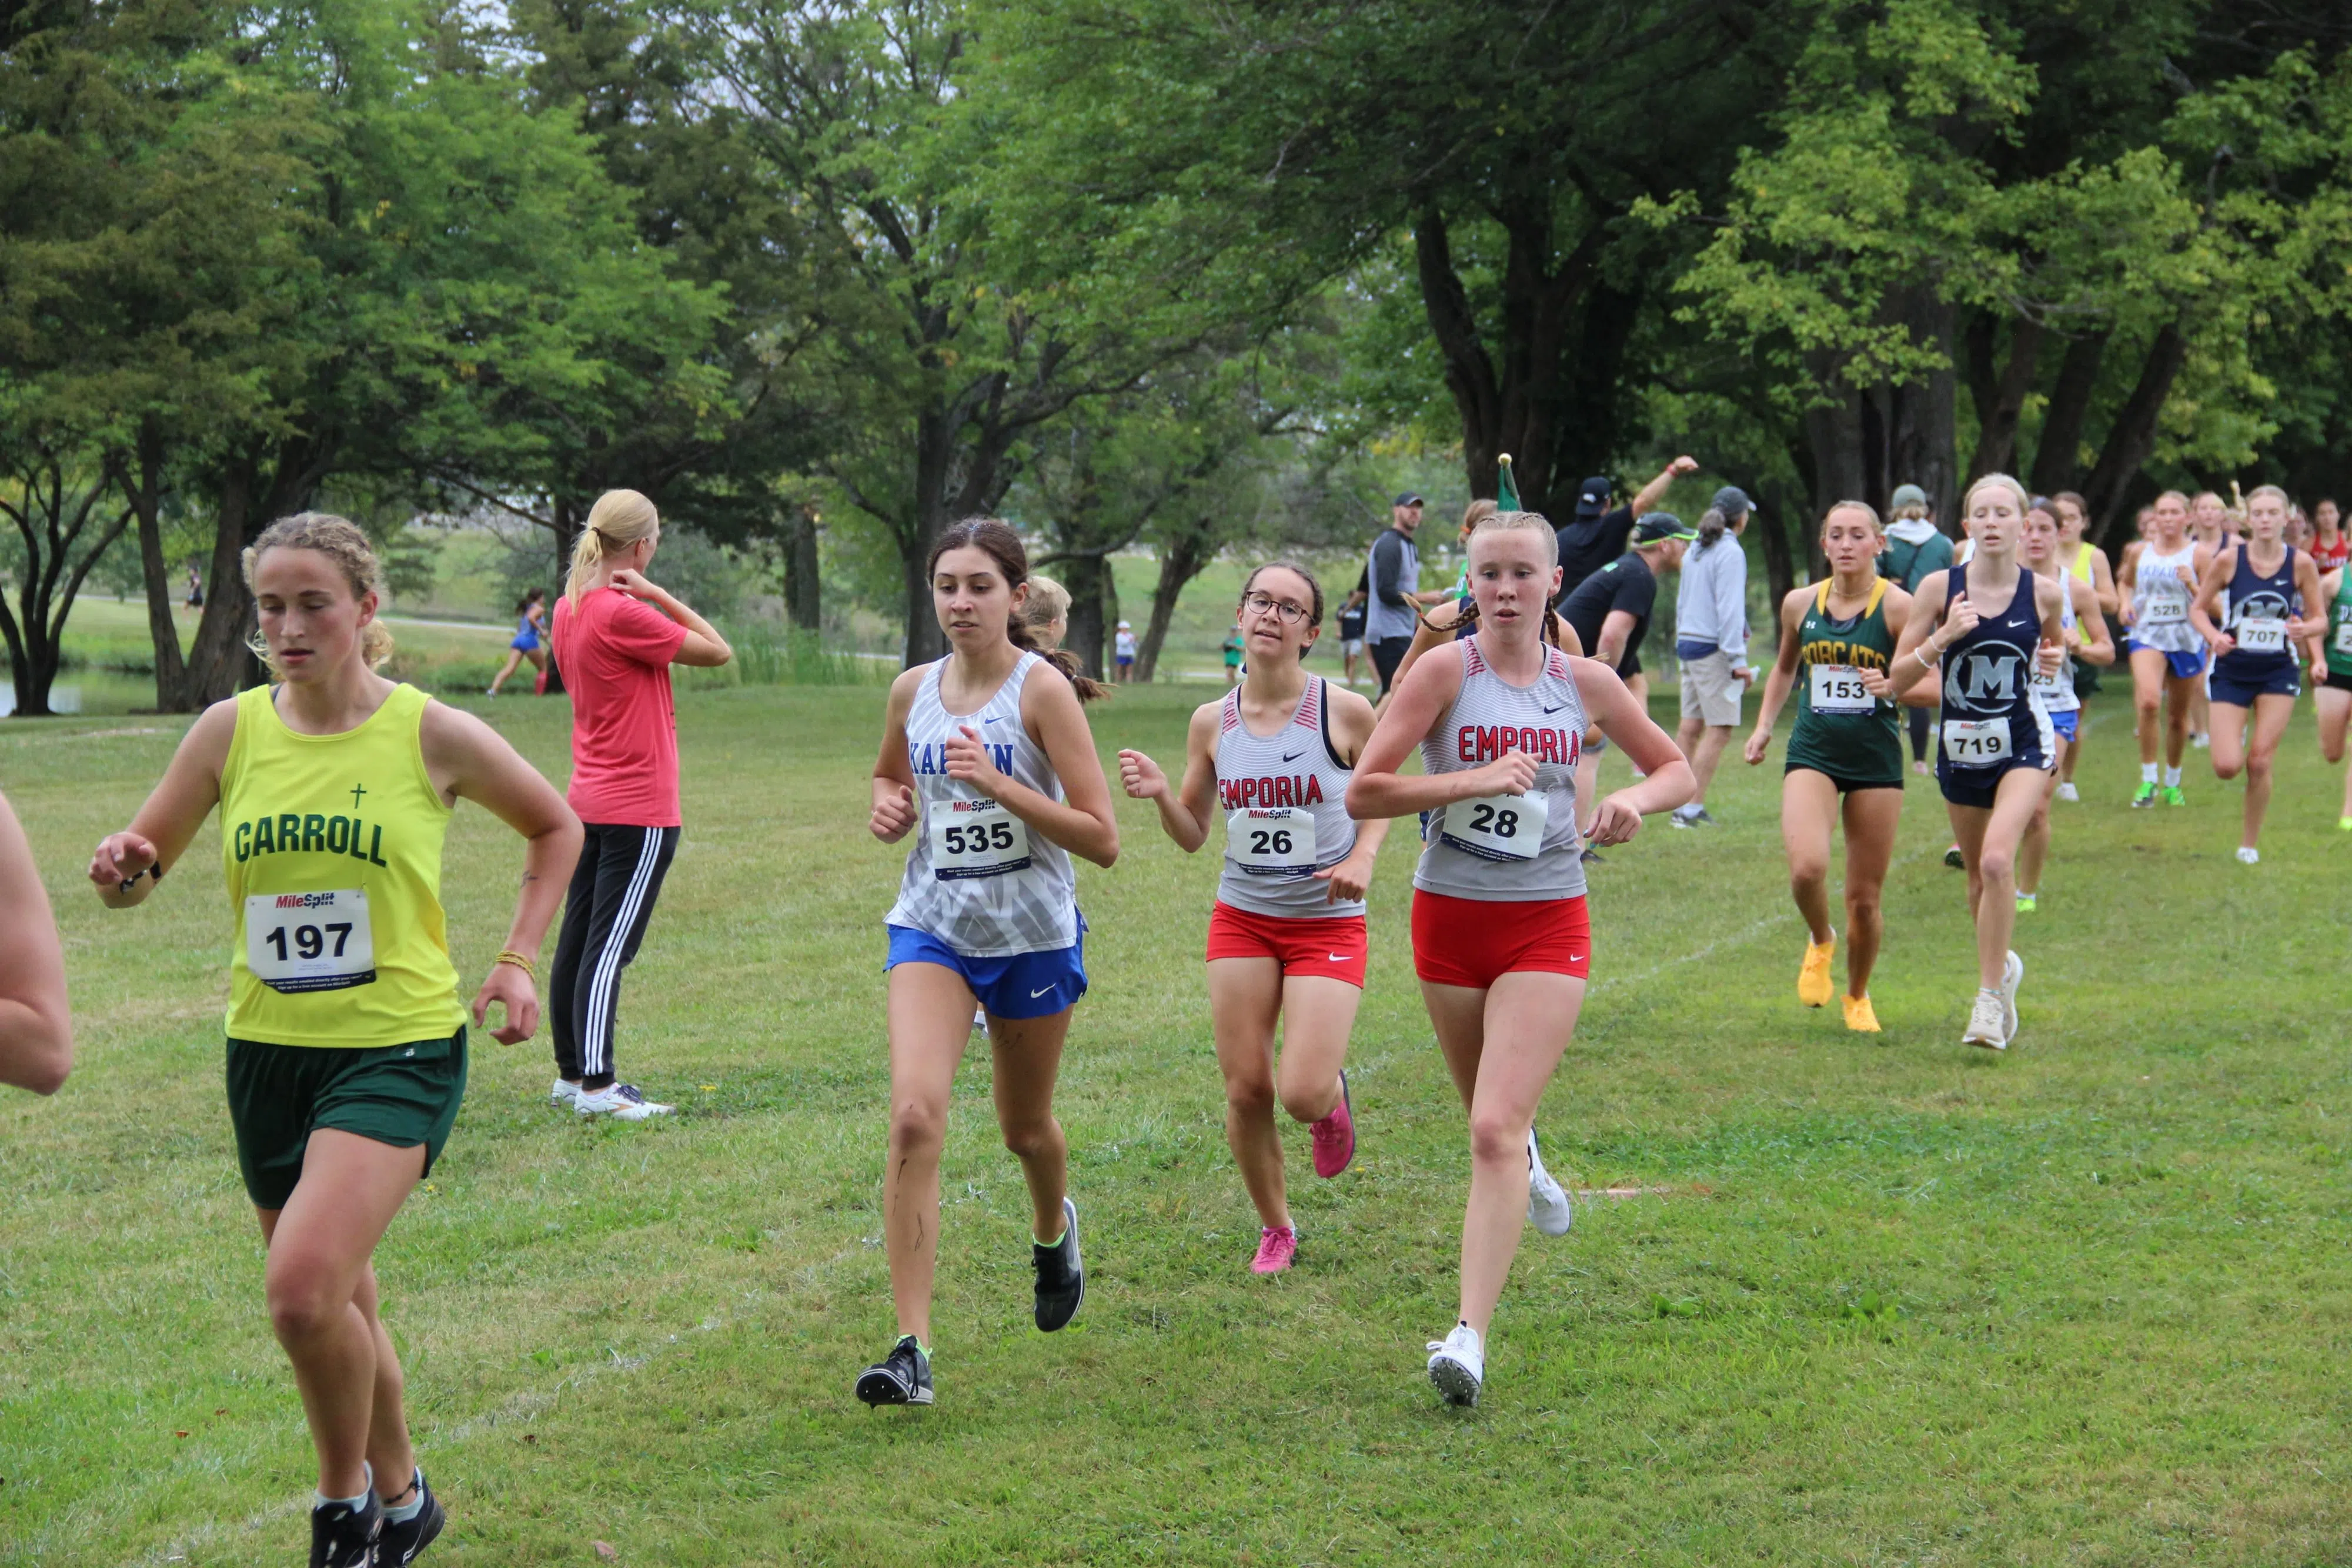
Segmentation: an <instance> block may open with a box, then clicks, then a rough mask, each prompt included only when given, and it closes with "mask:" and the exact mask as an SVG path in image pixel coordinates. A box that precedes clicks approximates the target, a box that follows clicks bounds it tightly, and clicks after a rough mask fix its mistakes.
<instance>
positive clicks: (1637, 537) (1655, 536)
mask: <svg viewBox="0 0 2352 1568" xmlns="http://www.w3.org/2000/svg"><path fill="white" fill-rule="evenodd" d="M1695 538H1698V530H1697V529H1696V528H1692V527H1691V526H1690V525H1689V524H1688V523H1686V522H1685V521H1683V520H1682V519H1681V518H1680V517H1676V516H1675V515H1674V514H1673V513H1672V512H1648V513H1644V514H1643V517H1642V520H1641V521H1640V522H1637V523H1635V524H1634V525H1633V542H1634V543H1635V544H1637V545H1654V544H1657V543H1659V542H1661V541H1663V540H1665V539H1695Z"/></svg>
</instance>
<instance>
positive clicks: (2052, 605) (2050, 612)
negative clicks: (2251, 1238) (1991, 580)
mask: <svg viewBox="0 0 2352 1568" xmlns="http://www.w3.org/2000/svg"><path fill="white" fill-rule="evenodd" d="M2027 580H2028V581H2030V582H2032V584H2033V609H2034V612H2035V613H2037V614H2039V615H2040V616H2041V617H2042V641H2041V643H2040V645H2039V646H2038V647H2037V648H2036V649H2035V650H2034V654H2033V657H2034V661H2035V663H2037V664H2039V665H2040V666H2041V669H2042V674H2043V675H2045V676H2048V675H2055V674H2057V673H2058V672H2059V670H2060V669H2061V668H2062V667H2063V665H2064V664H2065V662H2066V593H2067V587H2066V584H2067V583H2069V582H2071V581H2072V579H2061V580H2058V581H2056V582H2053V581H2052V580H2050V579H2048V578H2046V577H2044V576H2042V574H2041V573H2040V572H2034V573H2032V575H2031V576H2030V577H2029V578H2028V579H2027Z"/></svg>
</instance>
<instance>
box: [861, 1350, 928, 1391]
mask: <svg viewBox="0 0 2352 1568" xmlns="http://www.w3.org/2000/svg"><path fill="white" fill-rule="evenodd" d="M857 1397H859V1398H860V1399H863V1400H865V1401H866V1403H867V1404H868V1405H929V1403H930V1402H931V1397H932V1396H931V1358H930V1357H929V1356H928V1355H925V1354H923V1347H922V1346H921V1345H919V1344H918V1343H915V1336H914V1335H913V1334H910V1333H909V1334H900V1335H899V1336H898V1343H897V1344H894V1345H892V1346H891V1347H890V1354H887V1355H886V1356H884V1357H883V1358H882V1359H881V1360H879V1361H877V1362H876V1363H875V1364H873V1365H871V1366H869V1367H867V1368H866V1370H865V1371H863V1372H861V1373H859V1374H858V1375H857Z"/></svg>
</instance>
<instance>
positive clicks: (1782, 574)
mask: <svg viewBox="0 0 2352 1568" xmlns="http://www.w3.org/2000/svg"><path fill="white" fill-rule="evenodd" d="M1762 499H1763V501H1764V506H1763V507H1762V509H1761V515H1760V516H1759V517H1757V518H1756V520H1755V522H1754V523H1753V524H1752V525H1751V527H1752V528H1753V529H1754V531H1755V534H1756V543H1757V547H1758V548H1759V549H1761V550H1762V551H1763V552H1764V580H1765V583H1766V585H1767V590H1768V591H1769V593H1770V594H1771V598H1770V599H1769V601H1767V602H1768V603H1769V605H1770V606H1771V608H1772V611H1773V612H1774V613H1776V614H1777V613H1778V612H1779V611H1780V601H1782V600H1783V599H1786V598H1787V597H1788V596H1789V595H1790V592H1791V591H1794V590H1795V588H1796V586H1797V558H1796V552H1795V551H1794V550H1792V549H1790V544H1789V529H1790V525H1791V524H1794V523H1797V522H1799V521H1800V520H1801V518H1802V517H1803V513H1802V512H1801V510H1800V509H1799V507H1794V506H1791V505H1790V495H1789V487H1788V486H1787V485H1785V484H1783V483H1781V482H1780V480H1778V479H1775V480H1773V481H1772V482H1771V483H1770V484H1769V485H1767V486H1764V496H1763V497H1762ZM1779 641H1780V639H1779V633H1778V632H1777V631H1776V632H1775V633H1774V636H1773V643H1774V646H1776V647H1777V646H1778V645H1779Z"/></svg>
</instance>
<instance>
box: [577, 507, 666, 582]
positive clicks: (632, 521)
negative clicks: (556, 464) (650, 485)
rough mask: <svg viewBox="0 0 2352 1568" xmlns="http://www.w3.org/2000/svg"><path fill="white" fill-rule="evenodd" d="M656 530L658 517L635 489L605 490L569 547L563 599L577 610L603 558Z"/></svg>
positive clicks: (614, 553) (589, 510)
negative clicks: (570, 562)
mask: <svg viewBox="0 0 2352 1568" xmlns="http://www.w3.org/2000/svg"><path fill="white" fill-rule="evenodd" d="M659 527H661V514H660V513H659V512H656V510H654V504H653V503H652V502H651V501H648V500H647V499H646V498H645V497H643V496H641V495H639V494H638V493H637V492H636V491H635V490H607V491H605V492H604V494H603V495H601V496H599V497H596V504H595V505H594V506H593V507H589V508H588V526H587V527H586V528H582V529H581V530H580V538H578V539H577V540H575V541H574V542H573V544H572V570H571V573H570V574H569V575H568V576H566V577H565V578H564V580H563V597H564V598H566V599H568V600H570V601H572V608H573V609H575V610H576V609H578V608H579V607H580V596H581V595H582V594H583V593H585V592H586V591H588V580H589V579H590V578H592V577H593V576H595V575H596V569H597V568H598V567H600V566H602V565H604V558H605V557H606V556H608V555H618V554H620V553H621V552H622V551H623V550H625V549H628V548H629V547H630V546H631V545H633V544H635V543H636V542H637V541H638V540H639V539H641V538H645V537H646V535H648V534H650V533H652V532H653V531H654V530H655V529H656V528H659Z"/></svg>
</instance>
